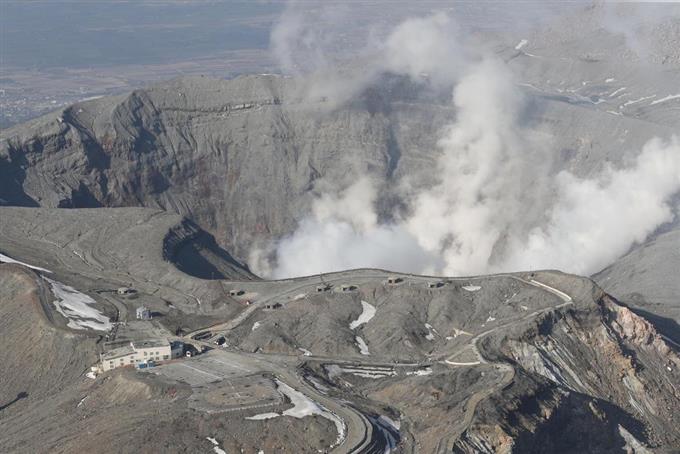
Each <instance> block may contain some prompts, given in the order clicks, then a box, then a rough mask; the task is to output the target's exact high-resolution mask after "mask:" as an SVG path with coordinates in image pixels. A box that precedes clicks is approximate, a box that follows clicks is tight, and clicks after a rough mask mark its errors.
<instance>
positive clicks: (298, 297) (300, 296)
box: [293, 293, 307, 301]
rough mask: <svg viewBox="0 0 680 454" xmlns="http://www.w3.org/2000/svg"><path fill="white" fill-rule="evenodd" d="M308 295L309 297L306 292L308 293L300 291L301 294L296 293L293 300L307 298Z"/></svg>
mask: <svg viewBox="0 0 680 454" xmlns="http://www.w3.org/2000/svg"><path fill="white" fill-rule="evenodd" d="M306 297H307V294H306V293H300V294H298V295H295V296H294V297H293V301H297V300H301V299H305V298H306Z"/></svg>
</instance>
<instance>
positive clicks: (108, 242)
mask: <svg viewBox="0 0 680 454" xmlns="http://www.w3.org/2000/svg"><path fill="white" fill-rule="evenodd" d="M0 219H2V229H3V232H7V234H6V235H3V237H2V238H0V251H2V253H3V254H4V255H6V256H11V257H13V258H15V259H17V260H22V261H24V262H25V263H28V264H30V265H31V266H34V267H39V268H40V269H36V268H33V269H29V268H27V267H26V266H23V265H20V264H13V263H9V264H0V327H1V328H2V332H3V334H4V335H5V336H4V337H5V339H7V343H6V345H5V347H6V348H3V349H2V350H1V352H0V360H1V361H2V362H3V364H6V365H8V367H7V368H6V369H5V372H4V374H3V382H2V386H1V387H0V401H1V402H2V406H1V407H0V423H1V424H2V427H3V430H2V433H1V434H0V450H2V451H6V452H21V453H23V452H41V451H50V452H82V451H84V450H97V451H98V452H158V450H163V451H165V452H196V451H204V450H205V451H207V450H211V449H212V446H213V445H212V442H211V441H209V439H208V438H212V439H216V440H218V441H217V443H219V445H220V446H222V447H224V449H225V450H226V451H227V452H231V451H237V452H238V451H239V450H243V452H253V453H255V452H258V451H259V450H260V449H263V450H264V451H265V452H291V453H292V452H296V453H297V452H318V450H327V449H329V446H333V440H336V439H338V437H340V438H342V439H343V440H344V441H343V442H342V443H341V444H340V445H338V446H337V447H335V448H333V449H332V451H333V452H385V448H386V447H390V449H393V450H394V452H413V453H415V452H459V453H478V452H485V453H495V452H537V453H538V452H565V453H566V452H575V451H577V452H596V453H621V452H639V453H644V452H648V451H649V450H653V451H655V452H661V453H670V452H674V449H675V447H677V444H678V442H680V433H678V431H677V428H678V421H677V412H676V411H675V409H677V408H678V405H680V394H679V391H678V371H679V370H680V358H679V357H678V354H677V351H674V350H673V345H671V344H669V343H668V342H667V341H666V340H665V339H664V338H663V337H661V336H660V335H659V334H658V332H657V331H656V329H655V328H654V326H653V325H652V324H650V323H649V322H647V321H646V320H645V319H644V318H642V317H639V316H638V315H636V314H634V313H633V312H631V311H630V310H628V309H627V308H625V307H624V306H622V305H620V304H619V303H618V302H617V301H616V300H614V299H613V298H611V297H610V296H608V295H607V294H606V293H604V292H603V291H602V290H601V289H600V288H599V287H598V286H597V285H596V284H594V283H593V282H592V281H591V280H589V279H587V278H581V277H577V276H572V275H565V274H563V273H559V272H536V273H531V274H529V273H517V274H506V275H497V276H480V277H467V278H448V279H444V280H442V281H441V285H439V286H435V287H434V288H431V287H430V286H428V283H429V282H434V281H435V280H434V279H433V278H428V277H420V276H411V275H399V277H400V278H401V281H400V282H398V283H397V284H393V285H391V284H388V283H387V282H386V279H387V277H388V276H389V275H390V273H388V272H386V271H382V270H355V271H347V272H341V273H333V274H328V275H325V276H324V277H323V279H324V282H326V283H327V284H329V285H330V286H331V289H330V290H329V291H326V292H320V293H319V292H317V291H316V287H317V285H318V284H319V282H320V281H319V276H313V277H309V278H297V279H288V280H282V281H261V280H246V281H244V280H240V281H227V280H204V279H200V278H198V277H193V276H189V275H186V274H184V273H182V272H180V271H178V270H175V269H174V268H173V265H172V263H170V262H169V261H168V257H170V256H169V255H168V254H167V253H166V252H167V246H165V245H164V241H163V239H164V238H167V237H168V236H169V235H176V234H177V233H176V232H177V230H178V229H179V228H180V226H181V225H182V218H181V217H178V216H176V215H172V214H168V213H166V212H159V211H155V210H151V209H140V208H121V209H109V208H104V209H88V210H80V209H75V210H64V209H42V208H37V209H35V208H9V207H5V208H0ZM173 232H174V233H173ZM137 238H141V239H137ZM178 247H181V246H178ZM2 260H7V259H6V258H5V259H2ZM2 260H0V261H2ZM55 280H56V281H59V282H63V283H65V284H68V285H70V286H72V287H73V288H75V289H77V290H79V291H82V292H85V293H86V294H88V295H90V296H91V297H92V298H94V300H95V305H96V307H97V308H98V310H100V311H101V312H102V313H105V314H108V315H109V316H110V317H111V319H112V320H116V321H118V322H120V323H121V324H120V325H119V327H118V332H117V339H127V338H129V339H139V338H140V337H145V336H152V335H153V336H158V335H161V336H167V337H171V338H174V335H175V334H178V333H179V334H178V336H179V337H178V338H179V339H182V340H184V341H186V342H192V343H196V341H195V340H193V339H192V335H193V334H194V333H198V332H204V331H209V332H210V333H211V334H210V335H211V336H214V337H217V336H225V337H226V339H227V345H228V346H227V347H226V348H215V349H214V351H211V352H209V353H207V354H205V355H200V356H199V357H198V358H192V359H186V358H185V359H182V360H178V361H173V362H171V363H169V364H164V365H161V366H159V367H157V368H154V370H153V373H143V372H135V371H133V370H131V369H127V368H122V369H116V370H114V371H111V372H106V373H104V374H102V375H100V376H99V377H97V378H96V379H90V378H86V377H85V376H84V374H85V372H86V371H87V370H88V367H89V366H90V365H92V364H93V363H94V361H96V353H97V352H98V351H99V350H100V349H101V342H102V335H103V334H104V333H102V332H101V331H99V332H95V331H93V330H91V329H83V328H82V327H79V328H74V327H72V325H71V323H70V321H72V317H73V315H71V314H67V316H68V317H64V316H63V315H62V314H61V313H60V312H59V311H58V310H57V309H56V299H55V298H56V296H55V294H54V291H55V287H54V285H53V284H51V282H53V281H55ZM121 284H127V285H133V286H134V287H135V288H136V289H137V290H138V293H137V295H136V296H135V298H134V299H129V298H127V297H121V296H119V295H116V293H115V289H116V288H117V286H119V285H121ZM341 284H349V285H350V290H349V291H346V292H345V291H341ZM230 289H241V290H243V291H244V292H245V293H243V295H240V296H236V297H232V296H230V295H229V294H228V293H227V290H230ZM245 300H252V301H254V303H253V304H251V305H246V304H244V301H245ZM275 303H277V304H275ZM139 304H145V305H148V306H149V307H150V308H152V309H153V310H154V313H155V315H154V317H155V318H154V320H152V321H151V322H139V321H135V320H134V309H135V307H137V306H138V305H139ZM367 305H370V306H372V307H373V309H374V313H373V315H372V316H363V317H362V315H361V314H364V312H366V307H367ZM359 320H361V322H360V323H359V322H358V321H359ZM67 322H69V323H67ZM178 328H180V329H181V331H179V330H178ZM187 331H189V332H188V333H187ZM359 339H361V341H359ZM362 344H363V345H362ZM198 345H202V344H201V343H200V342H199V343H198ZM205 345H210V346H213V344H212V342H209V343H208V342H206V343H205ZM26 355H28V356H29V357H30V359H31V360H29V361H27V360H26ZM225 370H228V372H225ZM191 371H195V373H194V374H193V375H192V374H191ZM274 377H276V379H277V380H280V381H284V382H285V383H286V384H288V385H289V386H291V387H293V388H294V389H296V390H298V391H300V392H303V393H304V394H305V395H306V396H308V397H309V398H312V399H314V400H315V401H316V402H322V405H323V406H324V408H326V409H327V410H328V411H330V412H332V414H334V415H336V416H337V417H339V418H340V419H341V420H342V421H343V422H344V426H342V427H344V428H343V429H342V431H338V426H334V425H333V424H332V423H329V421H328V419H325V418H323V417H319V416H318V415H317V416H311V415H310V416H305V417H302V418H293V417H286V416H283V417H281V416H279V417H276V418H274V419H258V417H257V415H262V414H265V415H266V414H271V413H272V412H278V413H277V414H280V413H281V412H283V411H286V410H289V409H290V408H292V407H293V402H292V401H291V399H288V398H284V397H283V396H278V394H276V393H275V391H272V385H271V383H273V378H274ZM253 386H255V387H259V388H258V389H260V391H259V392H261V393H263V394H267V395H271V396H273V397H274V398H275V400H274V402H272V401H271V398H265V397H259V398H257V399H260V400H255V401H254V402H253V401H252V399H253V398H252V397H248V396H249V395H250V394H249V393H251V394H252V392H254V391H249V389H251V388H252V387H253ZM272 393H273V394H272ZM248 399H251V401H250V402H248ZM263 399H265V400H264V401H263ZM266 399H269V400H266ZM244 400H245V403H244ZM253 417H256V418H255V419H248V418H253ZM381 418H382V419H381ZM385 418H389V420H392V421H395V422H394V423H390V424H392V425H390V424H388V423H386V422H385V421H388V419H385ZM381 421H382V423H381ZM381 424H382V425H381ZM386 430H387V431H388V433H389V434H390V435H387V433H386V432H384V431H386ZM343 437H344V438H343Z"/></svg>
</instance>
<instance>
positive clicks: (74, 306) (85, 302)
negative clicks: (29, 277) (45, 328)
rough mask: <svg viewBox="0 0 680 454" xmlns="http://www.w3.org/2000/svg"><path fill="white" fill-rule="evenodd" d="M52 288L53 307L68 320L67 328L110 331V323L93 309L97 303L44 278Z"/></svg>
mask: <svg viewBox="0 0 680 454" xmlns="http://www.w3.org/2000/svg"><path fill="white" fill-rule="evenodd" d="M44 279H45V280H46V281H47V282H49V284H50V285H51V287H52V293H54V296H55V298H57V299H56V300H55V301H54V305H55V306H56V308H57V311H58V312H59V313H60V314H61V315H63V316H64V317H66V318H67V319H68V324H67V326H68V327H69V328H73V329H88V328H89V329H93V330H97V331H108V330H110V329H111V326H112V325H111V321H110V320H109V318H108V317H106V316H105V315H104V314H102V313H101V312H99V311H98V310H97V309H95V308H93V307H92V305H94V304H96V303H97V302H96V301H95V300H93V299H92V298H91V297H89V296H87V295H86V294H84V293H81V292H79V291H78V290H76V289H74V288H73V287H69V286H68V285H64V284H62V283H61V282H57V281H54V280H52V279H49V278H47V277H46V278H44Z"/></svg>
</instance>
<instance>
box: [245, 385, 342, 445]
mask: <svg viewBox="0 0 680 454" xmlns="http://www.w3.org/2000/svg"><path fill="white" fill-rule="evenodd" d="M275 381H276V387H277V389H278V390H279V392H280V393H281V394H283V395H285V396H286V397H288V399H289V400H290V402H291V403H292V404H293V408H290V409H288V410H286V411H284V412H283V415H280V414H279V413H262V414H259V415H255V416H248V417H247V418H246V419H248V420H251V421H258V420H265V419H272V418H278V417H279V416H292V417H293V418H304V417H305V416H314V415H318V416H321V417H322V418H326V419H328V420H329V421H331V422H332V423H334V424H335V428H336V430H337V431H338V438H337V439H336V440H335V443H333V444H332V445H331V446H330V447H331V448H333V447H335V446H338V445H339V444H340V443H342V441H343V440H344V439H345V433H346V430H347V428H346V426H345V423H344V421H343V420H342V419H340V418H339V417H338V416H337V415H336V414H335V413H332V412H330V411H328V410H327V409H326V408H324V407H323V406H322V405H321V404H318V403H316V402H314V401H313V400H312V399H310V398H309V397H307V396H305V395H304V394H302V393H301V392H300V391H297V390H295V389H293V388H291V387H290V386H288V385H287V384H285V383H284V382H282V381H280V380H275Z"/></svg>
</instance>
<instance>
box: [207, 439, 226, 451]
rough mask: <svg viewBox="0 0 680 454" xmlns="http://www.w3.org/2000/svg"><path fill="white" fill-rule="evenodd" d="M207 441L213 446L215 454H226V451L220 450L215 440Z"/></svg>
mask: <svg viewBox="0 0 680 454" xmlns="http://www.w3.org/2000/svg"><path fill="white" fill-rule="evenodd" d="M207 440H208V441H209V442H210V443H212V444H213V451H215V453H216V454H227V451H225V450H224V449H222V448H220V444H219V443H218V442H217V440H215V439H214V438H212V437H207Z"/></svg>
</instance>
